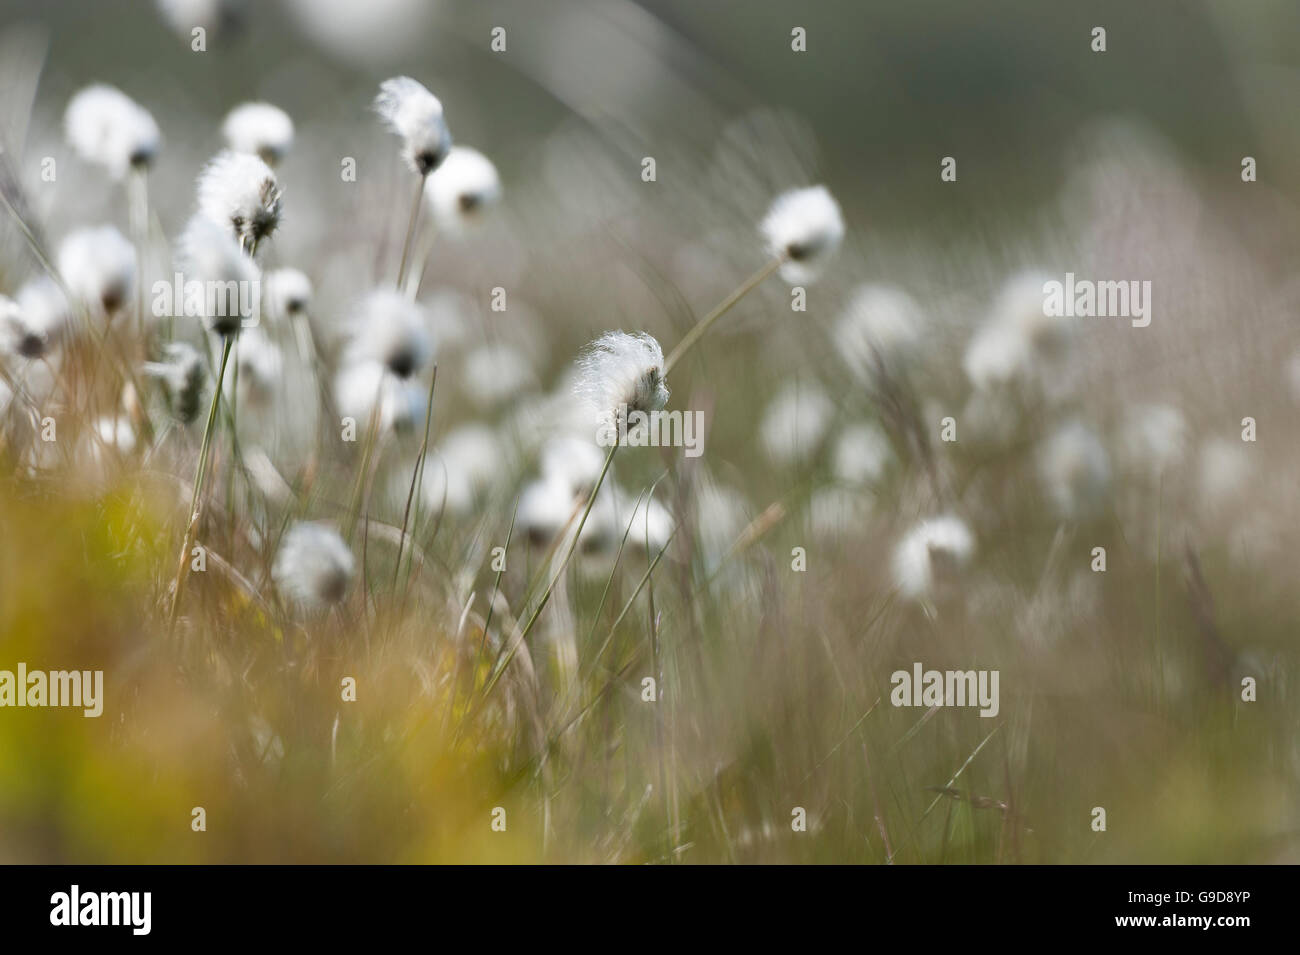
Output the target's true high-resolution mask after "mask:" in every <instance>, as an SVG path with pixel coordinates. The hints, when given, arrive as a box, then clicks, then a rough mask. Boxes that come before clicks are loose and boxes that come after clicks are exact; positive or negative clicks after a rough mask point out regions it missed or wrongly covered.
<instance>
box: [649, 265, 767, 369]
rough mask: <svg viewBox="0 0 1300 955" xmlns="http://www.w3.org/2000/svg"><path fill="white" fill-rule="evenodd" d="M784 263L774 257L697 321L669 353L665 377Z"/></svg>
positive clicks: (665, 366) (665, 365) (665, 364)
mask: <svg viewBox="0 0 1300 955" xmlns="http://www.w3.org/2000/svg"><path fill="white" fill-rule="evenodd" d="M784 264H785V259H784V258H780V257H778V258H774V259H772V260H771V261H769V262H768V263H767V264H766V265H764V266H763V267H762V268H761V269H759V270H758V271H757V272H755V273H754V274H753V275H751V276H750V277H749V278H747V279H745V281H744V282H742V283H740V287H739V288H738V289H736V290H735V291H734V292H732V293H731V294H730V295H728V296H727V297H726V298H724V299H723V300H722V301H721V302H720V303H719V304H718V307H717V308H715V309H714V310H713V311H711V312H709V314H707V315H705V316H704V317H703V318H701V319H700V320H699V321H698V322H696V323H695V327H694V328H692V329H691V330H690V331H689V332H687V333H686V335H685V337H684V338H682V340H681V341H680V342H678V343H677V347H676V348H674V349H673V350H672V352H671V353H670V354H669V355H668V359H667V361H665V362H664V377H667V376H668V373H669V372H670V371H672V370H673V366H674V365H676V364H677V363H678V362H679V361H681V360H682V356H683V355H685V354H686V353H687V352H688V351H690V350H691V348H692V347H693V346H694V345H695V343H696V342H698V341H699V340H700V339H701V338H703V337H704V333H705V332H707V331H708V330H709V329H710V328H711V327H712V326H713V323H714V322H716V321H717V320H718V319H720V318H721V317H722V316H723V315H726V314H727V312H729V311H731V308H732V306H734V305H735V304H736V303H737V302H739V301H740V300H741V299H742V298H744V297H745V296H746V295H748V294H749V293H750V292H751V291H753V290H754V288H755V287H757V286H758V284H759V283H760V282H762V281H763V279H765V278H767V277H768V276H769V275H771V274H772V273H773V272H775V271H776V270H777V269H779V268H780V267H781V266H782V265H784Z"/></svg>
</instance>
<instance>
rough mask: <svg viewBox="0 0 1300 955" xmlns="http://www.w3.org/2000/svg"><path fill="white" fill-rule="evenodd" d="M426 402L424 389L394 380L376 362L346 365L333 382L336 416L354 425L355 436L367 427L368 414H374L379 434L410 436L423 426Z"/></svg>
mask: <svg viewBox="0 0 1300 955" xmlns="http://www.w3.org/2000/svg"><path fill="white" fill-rule="evenodd" d="M426 399H427V394H426V390H425V389H423V388H421V387H419V386H418V385H416V384H415V383H414V382H411V381H406V380H403V379H399V378H396V377H394V376H393V375H391V374H389V372H388V369H387V368H385V367H384V365H383V364H382V363H380V362H378V361H358V362H351V363H347V364H345V365H344V366H343V368H341V369H340V370H339V373H338V375H337V376H336V378H335V380H334V400H335V402H336V403H337V404H338V408H339V413H340V414H341V415H343V416H344V417H349V418H352V419H353V421H355V422H356V426H357V432H358V434H359V435H363V434H364V433H365V431H366V429H367V428H369V426H370V418H371V415H373V414H376V413H377V414H378V415H379V428H380V430H381V431H383V432H385V433H389V432H391V433H393V434H396V435H399V436H403V435H411V434H414V433H415V432H416V431H418V430H419V429H420V428H421V427H422V426H423V424H424V412H425V408H426V406H427V400H426ZM376 408H377V410H376Z"/></svg>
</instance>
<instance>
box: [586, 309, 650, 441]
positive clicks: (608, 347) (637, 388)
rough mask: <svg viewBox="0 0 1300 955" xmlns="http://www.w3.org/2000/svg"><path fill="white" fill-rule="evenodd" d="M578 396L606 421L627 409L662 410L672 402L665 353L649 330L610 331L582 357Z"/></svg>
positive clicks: (599, 418)
mask: <svg viewBox="0 0 1300 955" xmlns="http://www.w3.org/2000/svg"><path fill="white" fill-rule="evenodd" d="M574 393H575V394H576V395H577V397H578V399H579V400H580V401H582V402H583V403H584V405H585V406H586V407H587V408H588V409H589V410H590V411H591V413H592V414H593V415H594V417H595V420H596V422H597V423H600V424H604V423H607V422H609V421H610V420H611V418H614V419H617V418H619V417H621V415H622V413H623V410H624V406H626V412H627V413H628V414H631V413H632V412H633V411H640V412H650V411H658V410H659V409H661V408H663V407H664V405H666V404H668V384H667V382H666V381H665V380H664V352H663V349H662V348H660V347H659V342H657V341H655V339H654V337H653V336H652V335H649V334H647V333H645V332H635V333H633V334H629V333H627V332H624V331H617V332H606V333H605V334H603V335H601V336H600V337H599V338H597V339H596V340H595V341H594V342H592V343H591V344H589V345H588V346H587V347H586V348H585V349H583V352H582V354H581V355H580V356H579V357H578V376H577V381H576V383H575V385H574Z"/></svg>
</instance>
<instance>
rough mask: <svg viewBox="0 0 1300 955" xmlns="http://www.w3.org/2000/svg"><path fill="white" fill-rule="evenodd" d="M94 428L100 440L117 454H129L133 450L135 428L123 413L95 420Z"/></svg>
mask: <svg viewBox="0 0 1300 955" xmlns="http://www.w3.org/2000/svg"><path fill="white" fill-rule="evenodd" d="M95 430H96V431H97V432H98V433H99V437H100V440H101V441H103V442H104V444H106V445H108V446H109V447H110V448H112V449H113V450H115V451H117V452H118V453H119V454H130V453H131V452H132V451H134V450H135V442H136V437H135V428H133V427H132V426H131V420H130V419H129V418H127V417H126V416H125V415H116V416H105V417H102V418H99V419H98V420H96V422H95Z"/></svg>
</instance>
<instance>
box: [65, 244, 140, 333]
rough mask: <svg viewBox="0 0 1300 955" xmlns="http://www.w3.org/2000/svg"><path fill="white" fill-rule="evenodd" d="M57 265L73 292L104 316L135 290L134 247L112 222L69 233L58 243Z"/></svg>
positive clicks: (116, 308) (123, 303)
mask: <svg viewBox="0 0 1300 955" xmlns="http://www.w3.org/2000/svg"><path fill="white" fill-rule="evenodd" d="M58 264H59V273H60V274H61V275H62V276H63V281H64V282H65V283H67V286H68V289H69V290H70V291H71V292H72V294H73V295H74V296H76V297H77V298H78V299H80V300H81V301H82V302H84V303H85V304H86V305H88V306H89V307H91V308H92V309H102V310H103V312H104V314H105V315H112V314H113V313H114V312H116V311H117V310H118V309H119V308H121V307H122V306H123V305H125V304H126V303H128V302H129V301H130V300H131V297H132V295H134V293H135V283H136V260H135V246H133V245H132V244H131V243H130V241H128V240H127V238H126V236H124V235H122V233H121V232H119V231H118V230H117V229H116V228H115V227H113V226H111V225H104V226H98V227H94V228H87V229H78V230H76V231H75V232H70V233H69V234H68V235H67V237H66V238H65V239H64V240H63V242H62V243H61V244H60V245H59V262H58Z"/></svg>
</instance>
